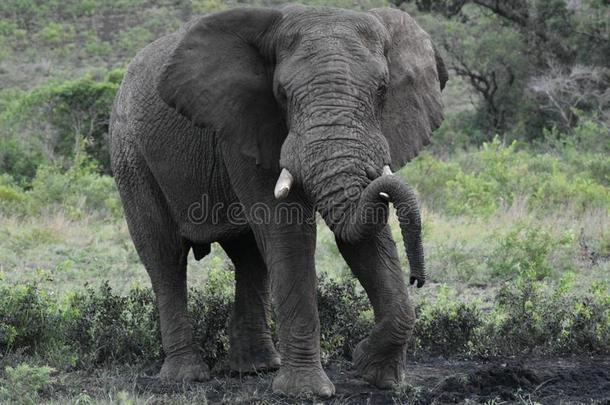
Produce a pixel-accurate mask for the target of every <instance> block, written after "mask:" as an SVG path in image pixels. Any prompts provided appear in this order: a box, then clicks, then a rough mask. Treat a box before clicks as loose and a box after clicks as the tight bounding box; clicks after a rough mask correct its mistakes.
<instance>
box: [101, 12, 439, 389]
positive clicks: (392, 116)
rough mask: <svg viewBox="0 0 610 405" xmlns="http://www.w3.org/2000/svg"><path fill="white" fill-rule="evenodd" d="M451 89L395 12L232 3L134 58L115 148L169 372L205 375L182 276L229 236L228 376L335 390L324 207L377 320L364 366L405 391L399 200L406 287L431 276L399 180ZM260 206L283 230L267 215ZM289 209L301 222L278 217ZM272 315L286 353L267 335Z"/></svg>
mask: <svg viewBox="0 0 610 405" xmlns="http://www.w3.org/2000/svg"><path fill="white" fill-rule="evenodd" d="M446 81H447V72H446V70H445V67H444V65H443V62H442V59H441V58H440V57H439V55H438V54H437V53H436V51H435V49H434V46H433V44H432V42H431V40H430V38H429V36H428V34H426V33H425V32H424V31H423V30H422V29H421V28H420V27H419V26H418V25H417V23H416V22H415V21H414V20H413V19H412V18H411V17H410V16H409V15H408V14H406V13H405V12H402V11H399V10H396V9H389V8H382V9H375V10H371V11H370V12H355V11H348V10H339V9H333V8H326V7H315V8H314V7H305V6H287V7H284V8H280V9H268V8H236V9H232V10H229V11H223V12H219V13H215V14H210V15H207V16H204V17H201V18H198V19H195V20H193V21H191V22H189V23H187V24H186V25H185V26H184V27H183V28H182V29H180V30H179V31H178V32H176V33H174V34H171V35H167V36H164V37H162V38H160V39H158V40H156V41H155V42H153V43H152V44H150V45H148V46H147V47H146V48H144V49H143V50H142V51H140V52H139V54H138V55H137V56H136V57H135V59H134V60H133V61H132V62H131V64H130V65H129V68H128V69H127V72H126V74H125V77H124V79H123V83H122V84H121V88H120V91H119V92H118V95H117V98H116V101H115V105H114V108H113V113H112V117H111V123H110V132H111V134H110V144H111V156H112V168H113V172H114V178H115V179H116V183H117V186H118V189H119V192H120V195H121V200H122V203H123V207H124V211H125V217H126V219H127V224H128V227H129V231H130V234H131V237H132V239H133V242H134V244H135V247H136V249H137V251H138V254H139V256H140V258H141V260H142V262H143V264H144V266H145V267H146V270H147V271H148V274H149V276H150V279H151V282H152V286H153V290H154V292H155V295H156V298H157V305H158V309H159V314H160V322H161V334H162V341H163V350H164V352H165V355H166V358H165V361H164V364H163V367H162V369H161V372H160V377H162V378H170V379H180V380H182V379H187V380H205V379H207V378H209V371H208V367H207V365H206V364H204V362H203V361H202V360H201V359H200V357H199V354H198V352H197V350H196V349H195V348H194V346H193V337H192V330H191V325H190V322H189V319H188V316H187V311H186V303H187V286H186V264H187V255H188V253H189V251H190V250H191V249H192V250H193V253H194V255H195V258H196V259H201V258H202V257H204V256H205V255H206V254H208V253H209V252H210V244H211V243H212V242H215V241H217V242H219V243H220V245H221V246H222V248H223V249H224V250H225V251H226V253H227V255H228V256H229V258H230V259H231V261H232V262H233V264H234V266H235V279H236V291H235V304H234V309H233V314H232V321H231V325H230V331H229V335H230V347H231V351H230V365H231V367H232V368H233V369H235V370H239V371H250V370H255V369H274V368H279V371H278V372H277V374H276V376H275V377H274V380H273V389H274V390H275V391H278V392H283V393H286V394H297V393H301V392H307V391H308V392H311V393H313V394H317V395H320V396H326V397H327V396H331V395H333V393H334V386H333V384H332V383H331V381H330V380H329V379H328V377H327V375H326V373H325V372H324V370H323V368H322V365H321V363H320V323H319V319H318V312H317V308H316V272H315V267H314V250H315V239H316V236H315V234H316V221H315V215H316V212H318V213H319V214H320V215H321V217H322V218H323V219H324V221H325V222H326V223H327V224H328V226H329V227H330V229H331V230H332V231H333V233H334V235H335V238H336V242H337V245H338V248H339V250H340V252H341V254H342V256H343V257H344V258H345V260H346V262H347V264H348V265H349V267H350V268H351V270H352V271H353V273H354V274H355V276H356V277H357V278H358V280H359V281H360V282H361V284H362V285H363V287H364V289H365V291H366V293H367V294H368V296H369V298H370V301H371V303H372V306H373V309H374V315H375V326H374V328H373V330H372V331H371V333H370V335H369V337H368V338H367V339H365V340H363V341H362V342H360V344H359V345H358V346H357V347H356V348H355V350H354V356H353V357H354V364H355V367H356V369H357V370H358V372H359V373H360V374H361V375H362V377H363V378H364V379H365V380H366V381H368V382H369V383H371V384H373V385H375V386H377V387H381V388H388V387H391V386H393V385H394V384H395V383H396V382H397V381H398V380H399V378H400V375H401V364H402V359H403V357H404V352H405V345H406V342H407V340H408V339H409V337H410V335H411V332H412V329H413V324H414V320H415V316H414V312H413V308H412V306H411V304H410V301H409V296H408V292H407V284H406V281H405V279H404V276H403V271H402V270H401V268H400V264H399V260H398V255H397V250H396V246H395V243H394V241H393V239H392V236H391V234H390V231H389V228H388V225H387V216H388V210H389V208H388V202H392V203H393V204H394V206H395V207H396V208H397V215H398V219H399V223H400V226H401V230H402V234H403V237H404V242H405V248H406V251H407V256H408V259H409V264H410V268H411V284H413V283H414V282H417V284H418V287H421V285H423V283H424V280H425V274H424V256H423V249H422V242H421V224H420V222H421V221H420V217H419V210H418V207H417V202H416V199H415V195H414V193H413V191H412V190H411V189H410V187H409V186H408V185H407V184H405V183H404V182H403V181H401V180H400V179H399V178H398V177H397V176H394V175H392V174H391V170H396V169H398V168H400V167H402V166H403V165H404V164H405V163H406V162H408V161H409V160H410V159H412V158H413V157H415V156H416V155H417V153H418V151H419V150H420V149H421V148H422V147H424V146H425V145H426V144H428V143H429V141H430V137H431V135H432V131H433V130H434V129H436V128H437V127H438V126H439V125H440V123H441V121H442V118H443V117H442V103H441V90H442V88H443V87H444V85H445V82H446ZM202 196H203V197H205V204H204V205H205V206H203V207H202V206H201V203H199V205H198V206H197V207H198V212H199V214H200V215H198V216H196V218H194V214H193V206H194V205H193V204H194V203H196V202H201V201H203V200H202ZM236 204H237V205H236ZM236 206H239V207H240V208H239V209H235V207H236ZM282 206H283V207H289V208H290V210H287V211H282V210H281V209H279V210H278V208H281V207H282ZM261 207H262V208H261ZM371 207H374V208H375V209H370V208H371ZM212 209H213V210H214V215H207V213H209V211H210V210H212ZM261 209H262V210H263V211H264V210H267V211H266V212H267V213H269V212H270V213H271V214H272V217H268V216H266V217H264V218H262V220H261V218H259V217H260V216H258V215H257V212H260V211H261ZM295 209H296V211H298V214H299V215H283V216H282V215H281V213H282V212H284V213H286V212H289V213H291V214H293V213H294V212H295ZM201 212H205V213H206V215H201ZM278 212H279V213H280V214H278ZM272 304H273V308H274V310H275V314H276V316H277V322H278V339H279V353H278V351H276V349H275V347H274V344H273V341H272V336H271V332H270V330H269V326H268V322H267V320H268V317H269V312H270V310H271V308H272Z"/></svg>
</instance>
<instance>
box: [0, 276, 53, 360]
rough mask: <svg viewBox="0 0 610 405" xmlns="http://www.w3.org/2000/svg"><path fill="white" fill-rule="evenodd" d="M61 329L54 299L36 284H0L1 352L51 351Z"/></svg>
mask: <svg viewBox="0 0 610 405" xmlns="http://www.w3.org/2000/svg"><path fill="white" fill-rule="evenodd" d="M58 326H60V317H59V309H58V307H57V304H56V302H55V300H54V299H53V298H52V297H50V296H49V295H47V293H46V292H45V291H44V290H41V289H39V288H38V287H37V286H36V285H35V284H29V285H21V286H9V285H5V284H0V352H3V353H7V352H10V351H14V350H17V349H19V350H21V351H24V352H25V353H29V354H33V353H36V352H38V351H43V352H44V351H46V350H50V349H51V346H52V342H53V340H54V339H55V338H56V335H55V333H56V332H57V328H58Z"/></svg>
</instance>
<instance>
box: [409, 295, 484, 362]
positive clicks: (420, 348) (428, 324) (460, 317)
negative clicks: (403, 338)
mask: <svg viewBox="0 0 610 405" xmlns="http://www.w3.org/2000/svg"><path fill="white" fill-rule="evenodd" d="M416 314H417V322H416V323H415V330H414V343H413V345H414V347H415V353H420V354H421V353H425V354H432V355H443V356H449V355H455V354H465V353H467V352H468V351H469V350H470V345H471V344H472V341H471V340H472V339H473V337H474V336H475V332H476V330H477V328H478V327H479V326H480V325H481V324H482V323H483V319H482V313H481V311H480V310H479V308H478V307H477V306H476V304H473V303H470V304H467V303H464V302H460V301H459V300H458V299H457V298H456V297H455V295H454V294H453V295H452V294H451V292H450V290H449V289H448V288H447V287H442V288H441V289H440V290H439V293H438V295H437V297H436V300H434V301H433V302H430V301H429V300H424V301H423V302H422V303H421V304H420V305H418V306H417V308H416Z"/></svg>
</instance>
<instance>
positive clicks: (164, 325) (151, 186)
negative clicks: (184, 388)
mask: <svg viewBox="0 0 610 405" xmlns="http://www.w3.org/2000/svg"><path fill="white" fill-rule="evenodd" d="M114 173H115V178H116V179H117V180H116V181H117V186H118V188H119V192H120V195H121V199H122V201H123V206H124V209H125V218H126V219H127V224H128V227H129V232H130V234H131V238H132V240H133V242H134V245H135V247H136V250H137V252H138V254H139V256H140V259H141V260H142V263H143V264H144V267H145V268H146V270H147V272H148V275H149V276H150V280H151V283H152V287H153V290H154V292H155V295H156V298H157V306H158V309H159V317H160V326H161V338H162V343H163V351H164V352H165V356H166V357H165V361H164V363H163V367H162V368H161V372H160V374H159V377H161V378H165V379H173V380H197V381H203V380H207V379H208V378H209V370H208V366H207V365H206V364H205V363H204V362H203V360H202V359H201V357H200V356H199V354H198V351H197V349H196V348H195V346H194V345H193V333H192V328H191V322H190V320H189V318H188V316H187V288H186V263H187V260H186V259H187V254H188V249H189V248H188V245H187V244H186V243H185V241H184V240H183V239H182V238H181V237H180V235H179V233H178V228H177V226H176V225H175V223H174V221H173V220H172V218H171V216H170V214H169V211H168V209H167V205H166V202H165V200H164V198H163V194H162V192H161V190H160V189H159V187H158V185H157V183H156V181H155V179H154V178H153V176H152V175H151V173H150V171H149V170H148V168H147V167H146V165H145V164H144V163H143V162H141V161H138V159H136V158H135V157H134V158H133V159H132V160H130V161H129V163H128V164H124V165H123V164H121V162H118V163H117V164H116V165H115V168H114Z"/></svg>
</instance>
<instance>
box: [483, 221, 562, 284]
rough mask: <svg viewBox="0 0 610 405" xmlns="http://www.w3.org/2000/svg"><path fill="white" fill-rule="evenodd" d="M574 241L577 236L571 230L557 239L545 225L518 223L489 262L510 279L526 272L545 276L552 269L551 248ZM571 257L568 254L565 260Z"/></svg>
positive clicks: (493, 269)
mask: <svg viewBox="0 0 610 405" xmlns="http://www.w3.org/2000/svg"><path fill="white" fill-rule="evenodd" d="M573 242H574V237H573V235H572V234H571V233H569V232H567V233H565V234H564V235H563V237H561V238H560V239H556V238H554V237H553V235H551V234H550V233H549V232H547V231H545V230H543V229H538V228H529V227H527V226H526V225H525V224H523V223H522V224H517V225H516V226H515V227H514V228H513V229H512V230H511V231H509V232H508V234H507V235H506V236H505V237H504V238H502V240H501V241H500V244H499V246H498V247H497V248H496V249H495V250H494V251H493V252H492V254H491V255H490V256H489V258H488V261H487V262H488V265H489V267H490V269H491V271H492V272H493V274H494V275H496V276H498V277H502V278H509V279H510V278H513V277H515V276H518V275H520V274H525V273H527V274H532V275H533V276H534V277H535V278H536V279H537V280H542V279H544V278H546V277H548V276H550V275H551V274H552V273H553V266H552V264H551V263H550V261H549V255H550V254H551V252H554V251H556V250H557V249H558V248H561V247H569V246H572V244H573ZM569 260H570V259H569V258H567V260H566V261H567V262H569Z"/></svg>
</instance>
